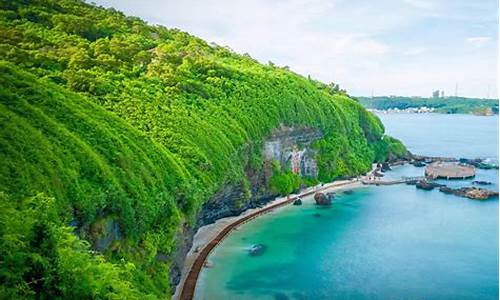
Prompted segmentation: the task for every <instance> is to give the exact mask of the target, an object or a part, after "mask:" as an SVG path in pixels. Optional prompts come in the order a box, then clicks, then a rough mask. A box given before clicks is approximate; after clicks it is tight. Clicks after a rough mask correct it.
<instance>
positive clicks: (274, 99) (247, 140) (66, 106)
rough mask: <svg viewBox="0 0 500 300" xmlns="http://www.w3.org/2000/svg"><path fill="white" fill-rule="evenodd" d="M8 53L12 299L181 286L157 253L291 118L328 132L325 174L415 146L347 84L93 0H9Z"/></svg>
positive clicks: (321, 146) (1, 263) (2, 260)
mask: <svg viewBox="0 0 500 300" xmlns="http://www.w3.org/2000/svg"><path fill="white" fill-rule="evenodd" d="M0 59H1V62H0V99H1V103H0V161H1V165H0V207H1V209H2V210H1V211H2V214H1V216H0V282H1V283H2V286H1V288H0V298H13V299H14V298H16V299H17V298H34V297H35V296H34V295H35V294H37V295H39V296H40V297H41V298H64V299H72V298H73V299H74V298H141V297H144V296H148V297H150V298H162V297H167V296H168V295H169V294H170V293H171V287H170V286H169V279H168V270H169V267H170V261H169V259H166V260H165V259H157V257H158V254H163V255H164V256H166V257H167V258H168V257H169V254H170V253H171V252H172V251H173V249H174V248H175V238H174V237H175V235H176V234H177V233H178V232H179V230H180V228H181V226H183V225H184V224H187V225H189V224H193V223H194V222H195V219H196V214H197V212H198V211H199V209H200V207H201V205H202V204H203V203H204V202H205V201H206V200H207V199H209V198H210V197H211V196H212V195H213V194H214V193H215V192H216V191H217V190H219V189H220V188H221V187H222V186H224V185H226V184H230V183H243V185H244V186H247V185H248V184H245V183H246V181H247V178H246V177H245V169H246V168H248V167H251V168H254V169H259V168H262V159H261V150H262V142H263V140H264V139H265V138H266V136H268V135H269V134H270V133H271V131H272V130H273V129H274V128H277V127H280V126H281V125H286V126H294V127H301V126H307V127H313V128H316V129H320V130H321V131H322V132H323V133H324V139H322V140H320V141H318V142H317V143H315V147H316V148H317V150H318V157H317V160H318V166H319V177H320V178H319V179H320V180H322V181H328V180H333V179H335V178H337V177H341V176H350V175H356V174H360V173H363V172H366V171H367V170H369V168H370V165H371V163H372V162H373V161H375V160H379V161H380V160H385V159H386V158H388V157H393V156H398V155H405V154H406V150H405V149H404V147H403V146H402V145H401V144H400V143H399V142H398V141H396V140H394V139H392V138H390V137H387V136H384V134H383V132H384V128H383V125H382V124H381V123H380V121H379V120H378V119H377V118H376V117H375V116H374V115H372V114H371V113H368V112H367V111H366V110H365V109H364V108H363V107H362V106H361V105H360V104H359V103H358V102H356V101H354V100H352V99H350V98H349V97H348V96H346V95H345V94H344V93H342V94H337V92H336V91H334V90H332V89H330V88H329V87H328V86H326V85H324V84H322V83H319V82H317V81H313V80H310V79H307V78H304V77H302V76H299V75H297V74H295V73H293V72H290V71H288V70H287V69H285V68H279V67H276V66H273V65H262V64H259V63H258V62H256V61H255V60H253V59H252V58H250V57H249V56H246V55H238V54H236V53H234V52H232V51H231V50H229V49H227V48H224V47H220V46H217V45H209V44H207V43H206V42H204V41H203V40H201V39H198V38H196V37H193V36H191V35H189V34H187V33H184V32H181V31H179V30H170V29H166V28H163V27H160V26H150V25H148V24H146V23H144V22H143V21H141V20H139V19H137V18H134V17H127V16H124V15H123V14H122V13H120V12H117V11H115V10H112V9H103V8H99V7H95V6H92V5H89V4H85V3H84V2H80V1H64V0H63V1H56V0H52V1H51V0H43V1H28V0H25V1H21V0H18V1H0ZM109 220H112V221H113V222H115V223H117V224H118V225H119V228H120V232H121V235H122V236H121V237H120V239H119V240H118V241H114V243H113V244H112V245H111V246H110V247H108V248H107V249H106V250H105V251H104V252H103V253H100V254H98V253H96V252H94V251H91V250H90V249H91V247H90V246H89V244H88V243H87V242H86V241H93V240H94V239H95V237H96V235H99V233H100V232H101V231H102V228H103V226H106V224H107V223H106V222H109ZM77 236H78V238H77Z"/></svg>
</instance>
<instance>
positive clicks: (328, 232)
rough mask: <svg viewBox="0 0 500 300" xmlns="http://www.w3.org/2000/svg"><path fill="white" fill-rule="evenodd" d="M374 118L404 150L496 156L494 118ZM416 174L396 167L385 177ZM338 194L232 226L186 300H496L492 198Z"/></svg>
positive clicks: (486, 174) (389, 191) (389, 190)
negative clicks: (257, 248) (256, 252)
mask: <svg viewBox="0 0 500 300" xmlns="http://www.w3.org/2000/svg"><path fill="white" fill-rule="evenodd" d="M381 119H382V121H383V122H384V124H385V126H386V130H387V132H388V133H389V134H391V135H393V136H395V137H397V138H399V139H401V140H402V141H403V142H405V144H407V145H408V147H409V148H410V149H411V150H412V151H413V152H414V153H419V154H426V155H441V156H460V157H468V158H471V157H478V156H480V157H487V158H491V159H493V160H496V161H498V149H497V145H498V118H496V117H475V116H463V115H453V116H448V115H435V114H429V115H382V116H381ZM431 124H433V126H431ZM430 129H431V130H430ZM423 139H425V140H423ZM476 150H477V151H476ZM422 172H423V169H422V168H415V167H412V166H403V167H400V168H396V169H394V170H393V171H392V172H390V173H388V174H387V175H386V176H388V177H399V176H403V175H404V176H408V175H421V174H422ZM476 180H487V181H494V182H495V184H494V185H493V186H492V188H494V189H498V184H497V183H496V182H497V181H498V171H496V170H488V171H481V172H479V173H478V176H477V178H476ZM452 184H453V185H456V186H460V185H470V181H454V182H453V183H452ZM339 194H340V196H339V197H338V198H337V199H336V201H335V203H334V204H333V205H332V207H331V208H317V207H316V206H315V205H313V204H312V201H305V203H304V205H303V206H298V207H297V206H287V207H285V208H283V209H280V210H278V211H276V212H273V213H271V214H267V215H264V216H262V217H260V218H257V219H256V220H254V221H252V222H250V223H247V224H245V225H243V226H241V227H240V229H239V230H237V231H235V232H233V233H232V234H231V235H230V236H229V237H228V238H227V239H226V240H224V241H223V243H222V244H221V245H220V246H219V247H217V248H216V249H215V250H214V252H213V253H212V254H211V255H210V257H209V261H210V262H211V263H212V264H213V267H212V268H205V269H204V270H203V271H202V273H201V275H200V279H199V281H198V286H197V290H196V298H198V299H498V263H499V261H498V200H497V199H495V200H489V201H485V202H478V201H473V200H468V199H464V198H459V197H455V196H450V195H445V194H442V193H440V192H438V191H430V192H427V191H422V190H417V189H415V187H414V186H407V185H397V186H387V187H369V188H361V189H356V190H355V191H354V193H353V194H351V195H345V194H341V193H339ZM254 244H264V245H265V246H266V250H265V251H264V252H263V254H262V255H260V256H250V255H248V252H247V249H248V248H250V247H251V246H252V245H254Z"/></svg>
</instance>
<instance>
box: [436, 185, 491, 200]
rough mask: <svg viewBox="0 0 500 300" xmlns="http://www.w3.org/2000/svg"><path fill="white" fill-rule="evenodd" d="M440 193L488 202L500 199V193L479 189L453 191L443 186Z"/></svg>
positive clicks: (467, 188)
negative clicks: (495, 198) (499, 195)
mask: <svg viewBox="0 0 500 300" xmlns="http://www.w3.org/2000/svg"><path fill="white" fill-rule="evenodd" d="M439 191H440V192H443V193H445V194H452V195H456V196H460V197H465V198H469V199H474V200H487V199H490V198H493V197H498V192H495V191H491V190H487V189H483V188H477V187H463V188H458V189H453V188H450V187H447V186H443V187H441V188H439Z"/></svg>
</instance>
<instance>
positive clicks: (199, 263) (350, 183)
mask: <svg viewBox="0 0 500 300" xmlns="http://www.w3.org/2000/svg"><path fill="white" fill-rule="evenodd" d="M361 185H362V183H361V181H360V180H359V179H354V180H344V181H335V182H332V183H330V184H327V185H324V186H323V187H321V188H312V189H310V190H306V191H305V192H303V193H301V194H299V195H290V196H289V197H287V198H280V199H278V200H275V201H273V202H275V203H269V205H267V206H265V207H262V208H259V209H257V210H255V211H251V212H248V213H247V214H242V215H240V216H237V217H231V218H228V219H231V222H230V223H229V224H227V225H225V226H224V227H223V228H222V230H221V231H220V232H218V233H217V235H216V236H215V237H213V238H211V239H210V240H209V241H208V242H207V243H206V244H204V246H203V249H202V250H201V251H200V252H199V253H198V254H197V255H196V257H195V258H194V261H193V262H192V264H191V265H190V266H189V265H186V266H185V269H187V270H189V272H188V273H187V276H183V278H181V282H180V283H179V285H178V287H177V289H176V293H175V294H174V296H173V297H172V299H181V300H191V299H193V297H194V294H195V290H196V283H197V281H198V277H199V274H200V272H201V270H202V269H203V265H204V263H205V261H206V259H207V257H208V256H209V255H210V253H211V252H212V250H213V249H214V248H215V247H216V246H217V245H218V244H220V243H221V242H222V241H223V240H224V239H225V238H226V237H227V236H228V235H229V233H231V231H233V230H234V229H235V228H237V227H238V226H240V225H242V224H244V223H246V222H248V221H250V220H252V219H254V218H256V217H258V216H260V215H263V214H265V213H268V212H271V211H273V210H274V209H276V208H279V207H282V206H285V205H288V204H291V203H293V201H295V200H296V199H297V198H299V197H307V196H311V195H313V194H314V193H316V192H319V191H325V190H328V189H332V188H340V187H351V188H354V187H357V186H361ZM233 219H235V220H233ZM219 221H220V220H219ZM216 223H217V222H216ZM219 224H220V223H219ZM211 225H217V224H211ZM209 226H210V225H209ZM197 234H198V233H197ZM196 248H197V247H195V244H194V243H193V247H192V249H191V250H190V251H189V253H188V256H190V255H191V256H193V255H195V254H196V252H193V249H196ZM187 260H188V259H186V261H187ZM188 264H189V262H188ZM187 270H186V271H187ZM183 273H185V272H183Z"/></svg>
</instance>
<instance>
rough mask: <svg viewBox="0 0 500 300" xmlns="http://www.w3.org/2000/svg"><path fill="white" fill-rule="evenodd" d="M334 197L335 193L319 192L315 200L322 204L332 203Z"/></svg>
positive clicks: (315, 195)
mask: <svg viewBox="0 0 500 300" xmlns="http://www.w3.org/2000/svg"><path fill="white" fill-rule="evenodd" d="M333 198H334V195H333V193H328V194H325V193H321V192H319V193H316V194H314V201H316V204H317V205H320V206H328V205H331V204H332V200H333Z"/></svg>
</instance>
